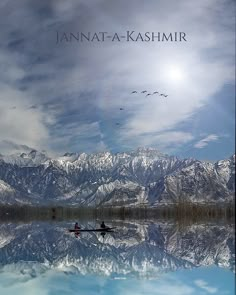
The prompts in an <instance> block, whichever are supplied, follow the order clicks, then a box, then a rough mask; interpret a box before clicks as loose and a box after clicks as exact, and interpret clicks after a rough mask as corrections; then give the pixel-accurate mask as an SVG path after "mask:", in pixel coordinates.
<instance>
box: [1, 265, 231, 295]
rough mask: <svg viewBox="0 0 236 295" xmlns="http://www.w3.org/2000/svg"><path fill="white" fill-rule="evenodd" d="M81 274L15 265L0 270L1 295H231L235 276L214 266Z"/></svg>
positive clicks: (37, 266) (36, 266)
mask: <svg viewBox="0 0 236 295" xmlns="http://www.w3.org/2000/svg"><path fill="white" fill-rule="evenodd" d="M118 278H121V277H116V276H113V277H106V276H102V275H101V276H97V275H81V274H79V273H71V272H66V271H61V270H46V269H45V267H43V266H41V267H40V266H39V265H37V264H35V266H34V267H33V268H32V270H31V269H27V267H26V268H25V269H24V270H23V271H22V270H19V269H18V268H17V264H16V265H15V266H14V265H8V266H5V267H4V268H3V269H2V270H1V276H0V291H1V294H3V295H11V294H14V293H16V292H17V294H19V295H21V294H24V295H28V294H32V293H33V294H35V295H54V294H56V295H59V294H61V295H70V294H81V295H83V294H90V295H97V294H100V295H106V294H114V295H121V294H122V295H131V294H136V295H144V294H149V295H169V294H173V295H232V294H234V273H233V272H231V271H229V270H225V269H222V268H217V267H205V268H204V267H201V268H196V269H193V270H182V271H176V272H173V273H166V274H162V275H160V276H159V277H155V278H152V279H137V278H126V279H125V277H123V279H118Z"/></svg>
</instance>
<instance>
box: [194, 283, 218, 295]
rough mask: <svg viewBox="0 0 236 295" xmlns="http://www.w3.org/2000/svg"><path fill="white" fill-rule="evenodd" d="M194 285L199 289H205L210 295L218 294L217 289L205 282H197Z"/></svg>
mask: <svg viewBox="0 0 236 295" xmlns="http://www.w3.org/2000/svg"><path fill="white" fill-rule="evenodd" d="M194 283H195V285H196V286H197V287H199V288H201V289H203V290H204V291H206V292H208V293H210V294H215V293H216V292H218V289H217V288H215V287H211V286H209V285H208V283H207V282H206V281H204V280H195V281H194Z"/></svg>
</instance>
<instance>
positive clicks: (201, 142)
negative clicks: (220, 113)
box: [194, 134, 219, 149]
mask: <svg viewBox="0 0 236 295" xmlns="http://www.w3.org/2000/svg"><path fill="white" fill-rule="evenodd" d="M218 139H219V136H218V135H216V134H210V135H208V136H207V137H205V138H203V139H201V140H199V141H198V142H197V143H195V144H194V147H195V148H197V149H202V148H204V147H206V146H207V145H208V144H209V142H212V141H217V140H218Z"/></svg>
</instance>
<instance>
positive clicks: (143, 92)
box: [116, 90, 168, 126]
mask: <svg viewBox="0 0 236 295" xmlns="http://www.w3.org/2000/svg"><path fill="white" fill-rule="evenodd" d="M147 92H148V91H147V90H143V91H141V92H140V93H141V94H146V97H147V96H150V95H156V94H157V95H159V96H163V97H167V96H168V94H165V93H160V92H158V91H154V92H153V93H147ZM135 93H138V91H136V90H134V91H132V92H131V94H135ZM123 110H124V108H120V111H123ZM116 125H117V126H119V125H120V123H116Z"/></svg>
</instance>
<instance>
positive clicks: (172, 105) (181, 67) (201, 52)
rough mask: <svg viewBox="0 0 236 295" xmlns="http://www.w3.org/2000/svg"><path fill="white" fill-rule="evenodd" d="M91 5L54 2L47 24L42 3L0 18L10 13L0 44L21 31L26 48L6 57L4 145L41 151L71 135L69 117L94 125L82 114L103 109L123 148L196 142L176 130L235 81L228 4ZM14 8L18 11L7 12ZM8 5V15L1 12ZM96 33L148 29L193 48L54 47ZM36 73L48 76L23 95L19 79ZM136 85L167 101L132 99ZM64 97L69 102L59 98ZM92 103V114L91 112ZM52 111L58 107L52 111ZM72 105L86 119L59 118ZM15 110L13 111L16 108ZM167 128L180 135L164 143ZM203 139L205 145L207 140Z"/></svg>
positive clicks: (0, 130)
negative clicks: (61, 37)
mask: <svg viewBox="0 0 236 295" xmlns="http://www.w3.org/2000/svg"><path fill="white" fill-rule="evenodd" d="M87 2H88V1H71V2H70V3H64V1H61V0H60V1H59V3H55V4H54V3H53V2H52V4H51V5H50V7H49V6H48V7H47V8H48V10H50V12H51V14H52V15H50V18H48V19H45V20H44V22H43V26H42V25H41V24H40V23H39V21H38V18H37V17H38V14H39V12H38V11H37V7H38V6H37V5H36V6H35V7H34V10H32V7H31V6H29V5H28V4H27V3H28V2H27V1H25V2H23V4H22V2H21V4H19V6H17V7H16V6H15V5H16V4H15V2H13V1H12V2H11V1H8V2H5V4H2V8H3V9H2V11H3V12H2V13H3V14H4V15H1V18H4V16H5V15H7V19H6V24H7V25H6V26H4V27H3V28H2V29H1V31H2V33H3V37H2V38H1V39H2V40H3V41H4V44H8V42H10V41H14V40H12V39H13V37H12V34H11V32H14V31H17V30H20V29H21V34H22V35H23V37H24V38H25V40H24V43H23V44H24V46H25V47H24V50H23V51H21V50H19V51H17V52H16V51H10V50H3V51H1V52H0V61H1V63H0V64H1V73H2V74H0V75H1V76H0V81H1V84H0V87H1V104H0V108H1V109H2V110H3V111H2V112H1V114H0V115H1V116H0V126H1V127H0V134H1V137H0V139H2V140H11V141H16V142H17V143H20V144H27V145H30V146H35V147H38V148H40V149H42V148H45V147H46V146H50V145H51V142H52V141H53V142H56V141H58V142H60V140H61V138H62V136H64V139H65V140H67V139H68V134H70V128H69V124H70V123H68V121H71V122H74V123H77V124H78V125H83V124H85V123H86V122H87V121H88V120H87V121H86V118H85V116H87V118H89V119H92V118H93V117H94V116H95V114H96V112H98V113H99V114H101V120H103V119H104V118H105V119H106V118H107V119H108V123H107V124H108V125H109V124H110V121H111V120H113V118H117V119H119V120H121V121H122V122H121V125H122V128H120V129H119V130H117V129H114V131H113V132H111V133H110V134H108V136H109V135H110V136H112V137H114V138H115V139H116V142H117V144H121V145H123V146H127V145H130V146H131V147H136V146H142V145H143V143H147V144H150V145H155V144H157V143H158V142H161V144H162V147H163V149H165V148H166V147H167V146H168V145H169V144H170V143H173V144H174V143H176V142H177V143H178V144H184V143H186V142H187V141H189V140H191V139H192V138H191V136H192V135H191V134H189V135H187V134H185V135H184V132H183V131H182V130H181V128H180V127H178V126H179V125H180V124H182V123H186V122H187V121H188V120H189V119H190V118H191V117H192V116H193V115H194V114H195V113H196V112H198V111H200V109H201V107H204V106H205V105H207V103H208V101H209V99H210V98H211V97H212V96H213V95H214V94H215V93H216V92H218V91H219V90H220V89H222V87H223V86H224V85H225V84H226V83H231V82H232V81H233V80H234V66H233V64H232V62H231V60H232V58H234V42H233V41H234V37H233V36H234V35H233V33H234V32H233V24H234V18H233V9H232V7H231V4H230V1H220V0H216V1H212V0H200V1H198V2H196V1H189V0H188V1H185V0H184V1H180V2H179V1H170V0H169V1H150V3H149V5H146V6H143V3H142V1H140V2H139V1H136V4H135V5H132V4H129V3H127V1H123V0H122V1H117V2H116V3H115V2H110V1H99V0H97V1H96V3H95V4H94V1H93V4H91V3H92V2H91V3H90V2H89V4H87ZM11 3H12V4H13V6H14V9H10V8H11ZM105 3H106V4H105ZM129 5H130V6H129ZM124 7H125V8H126V9H124ZM129 8H130V9H129ZM4 9H7V11H8V10H9V11H10V12H9V13H4ZM45 10H46V9H45ZM186 11H188V14H186ZM167 15H168V18H167V17H166V16H167ZM22 19H24V21H23V22H22ZM13 20H14V21H13ZM7 21H8V23H7ZM18 23H22V28H19V27H18V26H17V25H16V24H18ZM121 24H123V25H121ZM16 26H17V27H16ZM96 28H99V30H104V31H107V30H109V31H112V32H116V31H117V32H124V31H125V30H127V29H131V28H134V29H135V30H136V31H142V32H145V31H152V30H154V31H156V30H159V31H165V32H168V31H176V30H177V31H186V33H187V38H188V42H186V43H181V44H180V43H172V44H169V43H155V44H149V43H148V44H141V43H127V42H124V43H116V44H115V43H114V44H112V43H103V44H91V43H90V44H87V45H86V44H83V45H81V44H67V45H66V46H63V45H57V46H56V45H55V42H54V41H55V40H54V39H53V38H55V30H56V29H59V30H63V31H64V30H65V31H78V30H80V31H81V30H83V31H85V32H86V31H94V30H96ZM202 32H204V34H202ZM17 37H18V36H17ZM17 37H16V38H17ZM52 53H53V54H52ZM32 56H33V57H34V59H36V57H38V56H40V57H42V58H44V57H45V56H46V57H47V56H49V59H48V60H46V61H42V62H34V63H33V64H32V60H31V58H32ZM25 65H27V66H25ZM173 67H174V69H175V73H179V74H178V75H180V73H182V74H181V75H180V76H182V79H179V78H178V77H177V78H178V79H177V78H176V80H175V77H174V76H173ZM168 69H170V70H168ZM212 73H214V74H212ZM37 75H38V76H42V77H47V76H48V78H47V79H42V80H40V79H38V80H37V79H36V81H32V82H30V83H29V84H27V86H29V88H27V89H25V90H24V91H21V90H19V85H21V83H22V82H19V80H21V79H22V78H24V77H36V76H37ZM175 75H176V74H175ZM180 80H181V81H180ZM9 85H10V86H9ZM9 88H10V90H9ZM134 89H137V90H138V91H141V90H143V89H147V90H148V91H151V92H152V91H155V90H158V91H161V92H164V93H167V94H169V96H168V98H167V99H164V98H163V99H162V98H160V97H158V96H150V97H148V98H146V97H145V96H141V95H136V96H131V95H130V92H131V91H132V90H134ZM84 94H88V95H87V97H86V100H87V101H82V100H83V95H84ZM65 97H66V98H67V100H65V99H64V100H63V99H62V98H65ZM2 102H3V103H2ZM35 103H38V104H42V105H43V104H44V103H50V106H48V105H47V106H45V107H43V106H42V107H41V108H37V109H34V110H31V111H30V112H29V111H27V110H26V109H25V106H29V105H31V104H35ZM86 103H87V104H86ZM3 104H4V105H3ZM88 104H89V106H91V109H89V108H87V105H88ZM52 105H53V106H55V109H56V110H59V111H55V110H53V109H52V108H53V107H52ZM67 105H73V106H74V109H75V110H80V109H82V112H83V111H84V116H78V117H77V118H72V116H71V117H70V114H69V115H68V118H67V119H66V120H65V119H64V118H63V120H62V117H63V115H64V114H65V113H66V112H67V111H68V110H67ZM11 106H16V109H15V110H10V107H11ZM120 106H123V107H124V108H125V112H123V114H122V115H123V116H124V118H123V117H122V118H121V117H119V115H120V114H119V115H118V114H117V108H118V107H120ZM94 120H95V121H96V120H97V119H94ZM89 121H91V120H89ZM59 122H60V124H59ZM52 126H53V132H52ZM108 127H110V126H108ZM169 130H176V132H178V133H176V134H172V135H173V137H172V138H173V140H172V138H171V137H169V138H167V137H168V135H167V133H168V132H170V131H169ZM75 131H76V130H75ZM87 131H88V132H86V130H85V129H82V130H81V137H83V140H84V142H83V148H85V149H86V144H85V141H87V145H88V146H91V133H90V132H89V129H87ZM77 135H78V134H77ZM169 135H171V134H170V133H169ZM108 136H107V137H108ZM86 137H87V139H86ZM208 142H209V141H208ZM165 143H166V145H165ZM204 143H205V145H206V141H204ZM204 143H202V144H204ZM79 144H80V143H78V146H79ZM105 144H106V143H104V145H105ZM95 146H96V145H94V147H95ZM60 148H61V149H62V150H64V148H65V145H58V149H60ZM197 148H199V147H198V146H197Z"/></svg>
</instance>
